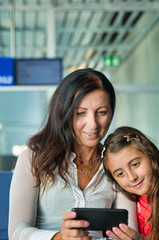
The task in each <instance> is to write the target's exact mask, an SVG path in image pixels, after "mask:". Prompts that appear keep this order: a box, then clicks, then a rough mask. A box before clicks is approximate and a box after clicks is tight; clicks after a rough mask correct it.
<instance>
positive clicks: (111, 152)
mask: <svg viewBox="0 0 159 240" xmlns="http://www.w3.org/2000/svg"><path fill="white" fill-rule="evenodd" d="M103 152H104V165H105V170H106V174H107V176H108V178H109V179H110V180H111V182H112V183H113V187H114V188H115V189H118V190H119V191H121V192H123V193H124V194H125V195H126V196H127V197H128V198H129V199H131V200H133V201H136V203H137V217H138V224H139V231H140V233H141V234H142V236H143V238H144V239H146V240H147V239H148V240H152V239H153V240H157V239H159V217H158V214H159V150H158V149H157V147H156V146H155V145H154V144H153V143H152V142H151V141H150V140H149V139H148V138H147V137H146V136H145V135H144V134H143V133H141V132H140V131H139V130H137V129H135V128H132V127H120V128H118V129H117V130H116V131H115V132H114V133H113V134H110V135H109V136H108V138H107V139H106V141H105V143H104V149H103ZM119 231H120V229H119ZM109 235H110V232H109ZM116 235H117V234H116ZM117 236H118V235H117Z"/></svg>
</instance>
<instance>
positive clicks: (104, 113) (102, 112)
mask: <svg viewBox="0 0 159 240" xmlns="http://www.w3.org/2000/svg"><path fill="white" fill-rule="evenodd" d="M97 114H98V115H106V114H107V111H99V112H97Z"/></svg>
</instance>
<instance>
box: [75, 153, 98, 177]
mask: <svg viewBox="0 0 159 240" xmlns="http://www.w3.org/2000/svg"><path fill="white" fill-rule="evenodd" d="M98 158H99V157H98ZM99 164H100V161H99V162H97V165H96V166H95V168H94V170H93V171H91V172H84V171H82V170H79V169H78V168H77V171H78V172H80V173H83V174H86V175H90V174H93V173H95V171H96V170H97V167H98V166H99Z"/></svg>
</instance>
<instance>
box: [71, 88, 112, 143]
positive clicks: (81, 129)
mask: <svg viewBox="0 0 159 240" xmlns="http://www.w3.org/2000/svg"><path fill="white" fill-rule="evenodd" d="M111 118H112V112H111V107H110V103H109V95H108V93H106V92H105V91H103V90H94V91H92V92H90V93H88V94H87V95H86V96H84V97H83V98H82V99H81V101H80V102H79V104H78V105H77V108H76V109H75V112H74V120H73V128H74V132H75V135H76V141H75V146H76V147H79V146H86V147H94V146H97V145H98V143H99V141H100V140H101V139H102V138H103V137H104V136H105V134H106V133H107V131H108V128H109V125H110V123H111Z"/></svg>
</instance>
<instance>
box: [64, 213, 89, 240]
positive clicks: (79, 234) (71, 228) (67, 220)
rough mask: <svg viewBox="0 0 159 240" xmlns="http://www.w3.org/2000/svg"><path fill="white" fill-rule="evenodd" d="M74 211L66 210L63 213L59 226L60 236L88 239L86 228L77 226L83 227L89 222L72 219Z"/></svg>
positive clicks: (76, 239)
mask: <svg viewBox="0 0 159 240" xmlns="http://www.w3.org/2000/svg"><path fill="white" fill-rule="evenodd" d="M75 217H76V212H73V211H71V212H66V213H64V214H63V216H62V218H63V222H62V228H61V237H62V239H63V240H72V239H74V240H90V239H91V237H89V236H88V234H89V233H88V232H87V231H86V230H80V229H78V228H83V229H84V228H85V227H88V226H89V222H87V221H83V220H74V218H75Z"/></svg>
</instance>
